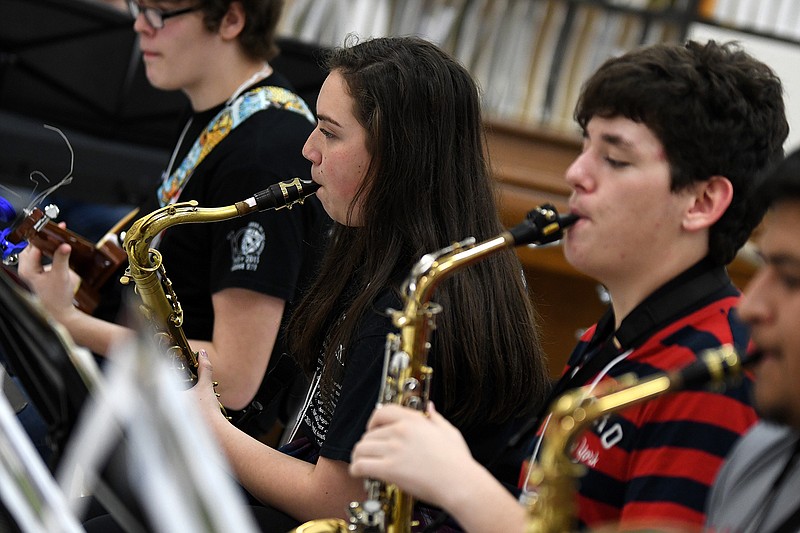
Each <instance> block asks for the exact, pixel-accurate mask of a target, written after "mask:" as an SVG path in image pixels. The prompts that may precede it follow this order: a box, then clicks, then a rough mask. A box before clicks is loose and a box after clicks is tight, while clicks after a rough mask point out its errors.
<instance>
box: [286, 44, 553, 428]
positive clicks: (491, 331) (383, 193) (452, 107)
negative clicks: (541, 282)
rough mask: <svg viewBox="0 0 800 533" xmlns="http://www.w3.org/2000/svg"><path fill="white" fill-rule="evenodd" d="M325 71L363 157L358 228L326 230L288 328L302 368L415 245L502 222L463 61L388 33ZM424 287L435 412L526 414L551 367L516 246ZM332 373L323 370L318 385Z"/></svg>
mask: <svg viewBox="0 0 800 533" xmlns="http://www.w3.org/2000/svg"><path fill="white" fill-rule="evenodd" d="M327 67H328V68H329V70H331V71H336V72H338V73H339V74H341V75H342V77H343V79H344V80H345V83H346V84H347V88H348V91H349V93H350V95H351V96H352V97H353V100H354V106H355V107H354V110H355V114H356V117H357V118H358V120H359V122H360V123H361V125H363V127H364V128H365V129H366V131H367V139H368V146H367V149H368V151H369V153H370V154H371V156H372V162H371V165H370V168H369V169H368V171H367V175H366V178H365V180H364V182H363V183H362V185H361V188H360V190H359V192H358V193H357V195H356V198H355V199H354V200H353V205H354V204H355V203H356V202H361V204H360V205H361V206H362V211H361V213H362V217H363V219H362V222H363V225H362V226H360V227H346V226H344V225H341V224H335V225H334V229H333V234H332V237H331V241H330V244H329V247H328V248H327V250H326V255H325V258H324V259H323V263H322V266H321V271H320V274H319V276H318V278H317V279H316V280H315V282H314V284H313V285H312V287H311V288H310V289H309V291H308V292H307V293H306V296H305V298H304V299H303V300H302V301H301V303H300V304H299V305H298V308H297V310H296V313H295V314H294V315H293V318H292V320H291V322H290V324H289V342H290V347H291V349H292V351H293V353H294V354H295V355H296V357H297V358H298V360H299V361H300V362H301V364H302V365H303V367H304V368H305V369H306V371H308V372H312V371H313V370H314V368H315V366H316V363H317V358H318V355H319V351H320V349H321V346H322V345H323V340H324V339H328V345H327V346H328V350H327V353H325V358H326V361H330V360H331V358H333V357H334V351H335V349H336V347H337V346H339V345H342V346H345V347H347V346H349V341H350V339H352V337H353V335H354V331H355V328H356V327H357V324H358V321H359V319H360V318H361V317H362V316H363V314H364V313H365V311H368V310H369V309H370V305H371V303H372V302H373V300H374V299H375V297H376V295H378V294H379V293H380V292H381V291H383V290H385V288H386V287H395V288H397V287H398V285H399V283H400V281H401V280H402V279H403V278H405V276H406V275H407V274H408V273H409V272H410V268H411V267H412V265H413V264H414V263H415V262H416V261H417V260H418V259H419V258H420V257H422V256H423V255H424V254H426V253H429V252H433V251H435V250H438V249H440V248H442V247H444V246H446V245H448V244H450V243H452V242H454V241H459V240H462V239H463V238H465V237H468V236H473V237H475V238H476V239H477V240H478V241H479V242H480V241H482V240H485V239H488V238H491V237H495V236H497V235H498V234H499V233H500V232H501V231H502V230H503V227H502V225H501V223H500V219H499V216H498V212H497V207H496V204H495V196H494V187H493V183H494V182H493V180H492V178H491V177H490V174H489V170H488V163H487V159H486V157H487V156H486V153H485V151H484V147H485V142H484V134H483V127H482V121H481V113H480V102H479V96H478V91H477V88H476V86H475V83H474V81H473V80H472V78H471V77H470V75H469V74H468V72H467V71H466V70H465V69H464V68H463V67H462V66H461V65H459V64H458V63H457V62H456V61H454V60H453V59H452V58H451V57H449V56H448V55H447V54H445V53H444V52H443V51H441V50H440V49H439V48H437V47H436V46H434V45H433V44H431V43H428V42H426V41H424V40H421V39H418V38H406V37H403V38H400V37H398V38H380V39H373V40H369V41H366V42H363V43H360V44H357V45H354V46H346V47H344V48H340V49H336V50H333V51H332V52H331V53H330V55H329V56H328V58H327ZM354 288H355V289H354ZM434 296H435V297H434V301H436V302H437V303H439V304H441V305H442V307H443V312H442V313H441V314H440V315H439V316H438V317H437V329H436V330H435V332H434V347H433V351H432V361H433V367H434V376H435V377H434V387H438V389H439V390H438V392H439V396H438V397H439V398H440V400H439V401H440V402H441V401H442V399H443V400H444V405H441V404H440V405H439V406H438V407H439V409H440V410H442V412H443V413H444V414H445V415H446V416H448V417H449V418H450V419H451V420H453V421H454V422H455V423H460V424H464V423H466V424H469V423H470V422H474V421H475V417H476V415H477V414H478V413H479V412H480V413H483V414H484V415H485V414H486V413H488V417H489V418H488V419H485V421H496V422H500V421H504V420H507V419H509V418H511V417H512V416H515V415H518V414H519V415H522V414H525V413H528V412H530V411H532V410H533V409H535V408H536V407H537V406H538V404H539V403H540V402H541V400H542V398H543V397H544V395H545V389H546V387H547V372H546V366H545V362H544V357H543V355H542V351H541V348H540V345H539V340H538V333H537V324H536V317H535V314H534V311H533V308H532V305H531V303H530V298H529V296H528V294H527V291H526V287H525V284H524V279H523V274H522V267H521V264H520V262H519V260H518V258H517V257H516V255H515V253H514V252H513V251H512V250H507V251H504V252H501V253H498V254H496V255H494V256H491V257H489V258H487V259H485V260H483V261H481V262H479V263H477V264H475V265H473V266H470V267H468V268H466V269H464V270H462V271H461V272H459V273H457V274H455V275H454V276H453V277H452V278H448V279H446V280H445V281H444V282H443V283H442V285H441V286H439V287H438V288H437V290H436V293H435V295H434ZM342 312H344V313H345V318H344V320H343V321H341V322H337V320H338V318H339V317H341V316H342ZM332 321H333V322H332ZM331 327H332V330H330V329H329V328H331ZM382 356H383V354H382V353H376V354H375V357H382ZM344 357H345V361H346V357H347V349H346V348H345V351H344ZM345 364H346V363H345ZM325 366H326V368H331V367H332V366H335V365H330V364H326V365H325ZM330 380H331V377H330V376H323V387H324V386H326V383H328V384H330Z"/></svg>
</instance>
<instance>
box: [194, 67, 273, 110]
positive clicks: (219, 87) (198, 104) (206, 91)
mask: <svg viewBox="0 0 800 533" xmlns="http://www.w3.org/2000/svg"><path fill="white" fill-rule="evenodd" d="M209 71H210V72H213V74H211V76H212V77H211V78H210V81H209V83H207V84H205V85H201V86H198V87H193V88H190V89H186V90H185V92H186V94H187V96H188V97H189V100H190V101H191V103H192V109H193V110H194V111H195V112H200V111H206V110H208V109H211V108H212V107H216V106H218V105H220V104H223V103H226V102H228V101H231V100H233V99H235V98H236V97H237V96H239V95H240V94H241V93H242V92H244V91H246V90H247V88H248V87H250V86H251V85H253V84H255V83H258V82H259V81H261V80H263V79H264V78H266V77H268V76H269V75H270V74H272V67H271V66H270V65H269V63H266V62H260V61H247V62H240V63H239V64H235V63H234V64H229V65H228V66H227V67H225V68H221V69H219V70H214V69H209Z"/></svg>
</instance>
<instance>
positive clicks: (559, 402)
mask: <svg viewBox="0 0 800 533" xmlns="http://www.w3.org/2000/svg"><path fill="white" fill-rule="evenodd" d="M754 360H755V358H750V359H748V360H745V361H743V360H742V359H741V358H740V357H739V354H738V353H737V351H736V350H735V349H734V347H733V346H731V345H723V346H721V347H719V348H713V349H710V350H706V351H704V352H702V353H701V354H700V355H699V356H698V360H697V361H696V362H694V363H692V364H690V365H688V366H686V367H684V368H683V369H680V370H676V371H672V372H669V373H662V374H657V375H655V376H653V377H650V378H646V379H643V380H640V381H638V382H637V380H636V377H635V376H634V375H632V374H631V375H626V376H621V377H620V378H619V379H618V381H617V382H616V384H615V385H614V386H612V387H610V388H608V389H607V390H603V391H601V392H596V393H595V394H592V392H591V391H590V390H589V387H588V386H586V387H580V388H576V389H573V390H571V391H567V392H565V393H564V394H562V395H561V396H559V397H558V398H556V400H555V401H554V402H553V404H552V406H551V409H550V413H551V418H550V422H549V423H548V424H547V427H546V428H545V431H544V435H543V436H542V446H541V453H540V455H539V461H538V463H537V464H536V465H534V466H533V469H532V471H531V475H530V478H529V483H530V484H531V485H532V486H536V492H537V494H536V495H535V497H534V498H533V499H532V500H533V501H532V502H531V503H529V504H528V521H527V525H526V529H525V531H526V533H568V532H573V531H575V518H574V517H575V515H576V512H575V511H576V509H575V492H576V482H577V479H578V478H579V477H580V476H581V475H582V474H583V472H584V467H583V465H581V464H578V463H575V462H574V461H573V459H572V457H571V456H570V452H571V446H572V441H573V439H574V438H575V437H576V436H577V435H578V434H579V433H580V432H581V431H583V429H584V428H586V427H587V426H588V425H589V424H591V423H592V422H594V421H596V420H598V419H600V418H602V417H603V416H605V415H607V414H610V413H614V412H616V411H619V410H621V409H624V408H626V407H629V406H631V405H634V404H637V403H640V402H644V401H646V400H651V399H654V398H656V397H658V396H661V395H663V394H666V393H668V392H675V391H679V390H684V389H687V388H692V387H698V386H702V385H709V384H711V385H715V386H718V387H720V386H723V385H724V384H725V383H726V381H727V380H729V379H734V378H738V377H740V375H741V370H742V367H743V366H745V365H747V364H750V363H751V362H752V361H754Z"/></svg>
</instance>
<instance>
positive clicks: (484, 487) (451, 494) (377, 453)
mask: <svg viewBox="0 0 800 533" xmlns="http://www.w3.org/2000/svg"><path fill="white" fill-rule="evenodd" d="M428 414H429V417H425V416H423V415H422V414H421V413H420V412H418V411H414V410H411V409H406V408H403V407H399V406H396V405H385V406H382V407H381V408H379V409H376V410H375V412H374V413H373V415H372V418H371V419H370V422H369V425H368V427H367V433H365V434H364V436H363V437H362V439H361V440H360V441H359V443H358V444H357V445H356V447H355V448H354V449H353V462H352V465H351V467H350V473H351V474H353V475H354V476H360V477H372V478H376V479H384V480H387V481H389V482H391V483H394V484H396V485H397V486H398V487H400V489H401V490H404V491H407V492H409V493H411V494H412V495H414V496H415V497H416V498H419V499H422V500H425V501H428V502H431V503H433V504H435V505H438V506H440V507H442V508H443V509H445V510H446V511H448V512H449V513H450V514H451V515H452V516H453V517H454V518H455V519H456V520H457V521H458V522H459V523H460V524H461V526H462V527H464V528H465V529H466V530H467V531H471V532H478V533H480V532H487V533H489V532H494V531H509V532H511V531H523V530H524V527H525V518H526V513H525V509H524V508H523V507H522V506H521V505H520V504H519V503H518V502H517V501H516V499H514V497H513V496H512V495H511V494H510V493H509V492H508V491H507V490H506V489H505V488H504V487H503V486H502V485H501V484H500V483H499V482H497V480H495V478H494V477H493V476H492V475H491V474H490V473H489V472H488V471H487V470H486V469H485V468H483V466H481V465H480V464H479V463H478V462H477V461H475V460H474V459H473V458H472V456H471V455H470V452H469V448H468V447H467V444H466V443H465V442H464V439H463V438H462V437H461V434H460V433H459V432H458V430H457V429H456V428H455V427H454V426H452V425H451V424H450V423H449V422H448V421H447V420H445V418H444V417H442V416H441V415H440V414H439V413H437V412H436V410H435V409H433V408H432V407H431V409H430V411H429V413H428Z"/></svg>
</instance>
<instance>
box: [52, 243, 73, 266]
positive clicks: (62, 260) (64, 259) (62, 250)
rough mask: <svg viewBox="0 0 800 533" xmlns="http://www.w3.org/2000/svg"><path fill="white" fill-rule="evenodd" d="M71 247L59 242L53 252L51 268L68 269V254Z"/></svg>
mask: <svg viewBox="0 0 800 533" xmlns="http://www.w3.org/2000/svg"><path fill="white" fill-rule="evenodd" d="M70 253H72V248H71V247H70V245H69V244H61V245H59V247H58V248H56V251H55V253H54V254H53V268H54V269H56V270H67V269H69V256H70Z"/></svg>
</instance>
